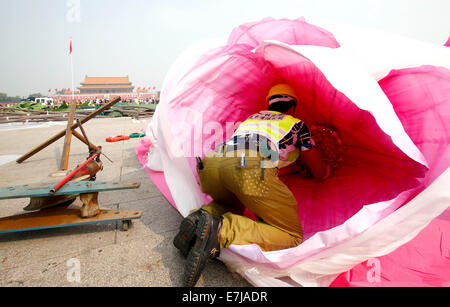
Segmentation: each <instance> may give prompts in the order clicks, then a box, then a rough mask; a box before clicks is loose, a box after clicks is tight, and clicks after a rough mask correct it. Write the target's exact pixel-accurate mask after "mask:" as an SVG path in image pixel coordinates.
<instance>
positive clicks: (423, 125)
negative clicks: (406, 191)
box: [332, 66, 450, 287]
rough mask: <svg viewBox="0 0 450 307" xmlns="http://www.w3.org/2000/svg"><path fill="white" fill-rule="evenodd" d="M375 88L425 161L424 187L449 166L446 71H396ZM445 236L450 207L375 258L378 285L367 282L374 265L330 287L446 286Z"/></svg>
mask: <svg viewBox="0 0 450 307" xmlns="http://www.w3.org/2000/svg"><path fill="white" fill-rule="evenodd" d="M379 84H380V86H381V88H382V89H383V91H384V92H385V93H386V95H387V96H388V98H389V100H390V101H391V103H392V105H393V106H394V109H395V111H396V113H397V115H398V117H399V119H400V120H401V122H402V124H403V126H404V128H405V130H406V132H407V133H408V135H409V136H410V137H411V139H412V141H413V142H414V143H415V144H416V145H417V146H418V148H419V149H420V150H421V151H422V153H423V154H424V156H425V158H426V159H427V162H428V164H429V166H430V171H429V172H428V173H427V175H426V176H425V178H423V180H422V187H424V186H425V187H426V186H428V185H429V184H430V183H431V182H433V181H434V180H435V179H436V177H438V176H439V175H440V174H441V173H442V172H443V171H445V170H446V169H447V168H448V167H449V166H450V70H449V69H445V68H442V67H432V66H422V67H418V68H410V69H402V70H395V71H392V72H391V73H390V74H389V75H388V76H387V77H385V78H384V79H382V80H380V81H379ZM421 190H422V188H419V189H416V191H415V192H414V193H411V195H410V197H409V198H412V197H413V196H414V195H416V194H417V193H419V192H420V191H421ZM406 201H407V200H405V202H406ZM449 233H450V208H449V209H447V211H445V212H444V213H443V214H442V215H441V216H439V217H438V218H436V219H434V220H433V222H432V223H431V224H430V225H428V226H427V227H426V228H425V229H424V230H423V231H422V232H421V233H420V234H419V235H418V236H417V237H416V238H414V239H413V240H412V241H410V242H409V243H407V244H405V245H403V246H402V247H400V248H399V249H397V250H396V251H394V252H392V253H390V254H388V255H386V256H384V257H380V258H377V261H379V262H378V263H379V266H380V267H381V271H380V273H381V276H380V280H379V282H369V281H368V278H367V275H368V274H371V273H370V271H371V270H372V271H373V269H374V267H373V262H372V263H370V264H367V263H362V264H360V265H358V266H356V267H354V268H353V269H352V270H350V271H348V272H346V273H343V274H341V275H340V276H339V277H338V278H337V279H336V280H335V282H334V283H333V284H332V286H388V287H389V286H450V281H449V276H450V237H449V236H448V234H449Z"/></svg>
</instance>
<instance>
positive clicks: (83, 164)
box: [50, 153, 98, 194]
mask: <svg viewBox="0 0 450 307" xmlns="http://www.w3.org/2000/svg"><path fill="white" fill-rule="evenodd" d="M97 156H98V153H96V154H93V155H92V156H91V157H89V159H87V160H86V161H84V162H83V163H82V164H81V165H80V166H78V167H77V168H76V169H75V170H73V171H72V172H71V173H70V174H69V175H67V177H66V178H64V179H63V180H61V182H59V183H58V184H57V185H55V186H54V187H53V188H52V189H50V193H51V194H54V193H56V191H58V190H59V189H60V188H61V187H62V186H63V185H65V184H66V182H67V181H69V180H70V179H71V178H72V177H73V176H75V174H76V173H77V172H78V171H79V170H80V169H82V168H83V167H85V166H86V164H88V163H89V162H91V161H92V160H94V159H95V158H96V157H97Z"/></svg>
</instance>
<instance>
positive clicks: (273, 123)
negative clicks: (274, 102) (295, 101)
mask: <svg viewBox="0 0 450 307" xmlns="http://www.w3.org/2000/svg"><path fill="white" fill-rule="evenodd" d="M298 122H301V120H300V119H297V118H295V117H292V116H290V115H285V114H282V113H280V112H275V111H262V112H259V113H257V114H254V115H252V116H250V117H249V118H248V119H247V120H246V121H244V122H243V123H242V124H241V125H239V128H238V129H237V130H236V131H235V132H234V134H233V137H234V136H242V135H247V134H258V135H262V136H264V137H266V138H267V139H269V140H270V142H271V144H270V146H271V148H272V150H276V151H277V152H278V154H279V157H277V159H276V161H273V157H272V162H274V164H275V166H277V167H279V168H281V167H285V166H288V165H289V164H291V163H293V162H295V161H296V160H297V158H298V157H299V155H300V150H299V149H298V148H297V147H295V146H294V145H295V144H292V146H288V148H286V150H280V148H279V142H280V141H281V140H282V139H283V138H284V137H285V136H286V135H287V134H288V133H289V131H290V130H291V128H292V127H293V126H294V125H295V124H296V123H298Z"/></svg>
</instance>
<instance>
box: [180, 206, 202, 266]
mask: <svg viewBox="0 0 450 307" xmlns="http://www.w3.org/2000/svg"><path fill="white" fill-rule="evenodd" d="M201 211H203V210H202V209H200V210H197V211H195V212H193V213H191V214H189V215H188V216H187V217H186V218H184V219H183V221H182V222H181V224H180V231H179V232H178V234H177V235H176V236H175V238H174V239H173V245H175V247H176V248H178V249H179V250H180V251H181V253H182V254H183V255H184V256H185V257H186V256H187V255H188V253H189V250H190V249H191V247H192V246H193V245H194V243H195V239H196V236H195V229H196V228H197V224H198V220H199V219H200V216H201Z"/></svg>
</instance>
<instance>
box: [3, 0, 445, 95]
mask: <svg viewBox="0 0 450 307" xmlns="http://www.w3.org/2000/svg"><path fill="white" fill-rule="evenodd" d="M449 12H450V0H373V1H372V0H339V1H337V0H308V1H306V0H164V1H162V0H161V1H160V0H127V1H124V0H122V1H119V0H0V39H1V48H0V55H1V56H0V70H1V76H0V92H3V93H7V94H8V95H10V96H15V95H19V96H26V95H28V94H30V93H34V92H41V93H43V94H45V93H47V90H48V89H50V88H52V89H54V88H58V89H60V88H68V87H71V72H70V57H69V38H70V37H72V38H73V50H74V53H73V61H74V77H75V86H78V85H79V83H80V82H81V81H82V80H83V79H84V76H85V75H89V76H125V75H128V76H129V77H130V80H131V81H132V82H133V84H134V85H135V86H136V87H140V86H153V85H156V86H157V87H158V88H159V87H160V86H161V85H162V82H163V79H164V76H165V73H166V71H167V70H168V68H169V67H170V65H171V63H172V62H173V61H174V60H175V58H176V57H177V55H178V54H179V53H180V52H181V51H183V50H184V49H185V48H186V47H187V46H189V45H190V44H191V43H193V42H195V41H197V40H200V39H205V38H214V37H225V36H227V35H228V34H229V33H230V32H231V31H232V29H233V28H234V27H237V26H239V25H240V24H242V23H245V22H250V21H257V20H260V19H262V18H264V17H269V16H271V17H275V18H282V17H287V18H292V19H294V18H298V17H302V16H304V17H305V18H306V20H307V21H308V18H313V19H323V20H329V21H332V22H338V23H345V24H352V25H359V26H368V27H372V28H377V29H380V30H383V31H390V32H393V33H397V34H402V35H406V36H409V37H413V38H417V39H420V40H424V41H429V42H434V43H436V44H440V45H442V44H444V43H445V42H446V41H447V39H448V37H449V35H450V18H449Z"/></svg>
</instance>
